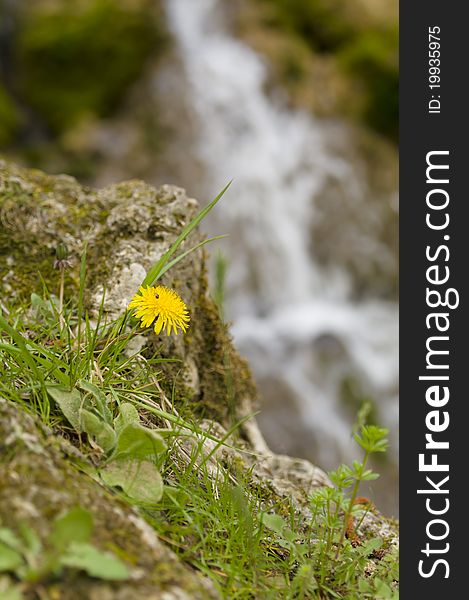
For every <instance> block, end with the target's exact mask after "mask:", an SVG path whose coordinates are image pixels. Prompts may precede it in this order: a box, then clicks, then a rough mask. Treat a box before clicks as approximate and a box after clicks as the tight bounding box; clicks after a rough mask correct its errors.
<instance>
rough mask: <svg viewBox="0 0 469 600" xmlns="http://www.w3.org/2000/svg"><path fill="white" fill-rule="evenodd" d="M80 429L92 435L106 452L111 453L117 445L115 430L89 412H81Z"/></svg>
mask: <svg viewBox="0 0 469 600" xmlns="http://www.w3.org/2000/svg"><path fill="white" fill-rule="evenodd" d="M80 427H81V429H82V431H85V432H86V433H87V434H88V435H92V436H93V437H94V438H95V439H96V442H97V443H98V444H99V445H100V446H101V448H102V449H103V450H104V451H105V452H110V451H111V450H112V449H113V448H114V446H115V445H116V434H115V432H114V429H113V428H112V427H111V426H110V425H108V423H106V422H105V421H103V420H102V419H100V417H98V416H97V415H95V414H94V413H92V412H90V411H89V410H84V409H82V410H80Z"/></svg>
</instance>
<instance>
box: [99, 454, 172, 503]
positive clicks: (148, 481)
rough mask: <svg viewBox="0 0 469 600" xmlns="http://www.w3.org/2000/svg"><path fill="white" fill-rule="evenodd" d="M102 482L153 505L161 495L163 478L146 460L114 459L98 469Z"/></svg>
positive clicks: (137, 499)
mask: <svg viewBox="0 0 469 600" xmlns="http://www.w3.org/2000/svg"><path fill="white" fill-rule="evenodd" d="M100 475H101V478H102V480H103V481H104V483H106V484H107V485H109V486H111V487H120V488H121V489H122V490H123V491H124V492H125V494H127V496H129V497H130V498H131V499H132V500H134V501H135V502H137V503H141V504H146V505H154V504H156V503H157V502H159V501H160V500H161V496H162V495H163V479H162V478H161V475H160V472H159V471H158V469H157V468H156V466H155V465H154V464H153V463H152V462H150V461H148V460H135V459H134V460H114V461H113V462H111V463H109V464H108V465H106V466H105V467H103V468H102V469H101V470H100Z"/></svg>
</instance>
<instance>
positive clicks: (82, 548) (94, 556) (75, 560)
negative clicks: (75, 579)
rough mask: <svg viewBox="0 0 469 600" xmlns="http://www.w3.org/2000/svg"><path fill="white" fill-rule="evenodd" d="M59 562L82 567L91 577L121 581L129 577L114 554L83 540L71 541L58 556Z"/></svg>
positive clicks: (123, 565) (67, 565) (124, 566)
mask: <svg viewBox="0 0 469 600" xmlns="http://www.w3.org/2000/svg"><path fill="white" fill-rule="evenodd" d="M60 564H61V565H63V566H65V567H73V568H75V569H82V570H83V571H86V573H88V575H91V577H98V578H99V579H108V580H111V581H123V580H125V579H128V578H129V577H130V574H129V570H128V569H127V567H126V565H125V564H124V563H123V562H122V561H121V560H119V559H118V558H117V557H116V556H113V555H112V554H110V553H108V552H102V551H101V550H98V549H97V548H95V547H94V546H91V545H90V544H86V543H83V542H72V543H71V544H70V547H69V548H68V549H67V551H66V552H65V553H64V554H63V555H62V556H61V557H60Z"/></svg>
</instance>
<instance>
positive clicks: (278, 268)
mask: <svg viewBox="0 0 469 600" xmlns="http://www.w3.org/2000/svg"><path fill="white" fill-rule="evenodd" d="M166 9H167V15H168V21H169V26H170V28H171V29H172V32H173V34H174V37H175V39H176V42H177V44H178V46H179V52H180V55H181V59H182V62H183V66H184V70H185V77H186V85H187V90H186V93H188V94H189V97H190V104H191V106H192V110H193V112H194V117H195V120H196V123H197V127H198V137H197V147H196V152H197V154H198V158H199V160H200V161H201V162H202V164H203V166H204V172H205V175H204V177H205V180H204V182H203V188H204V192H205V194H206V195H205V196H204V197H206V198H207V197H209V196H212V197H213V196H214V195H215V194H216V193H217V192H218V191H219V190H220V189H221V188H222V187H224V186H225V185H226V183H227V182H228V181H229V180H231V179H234V183H233V185H232V187H231V188H230V190H229V191H228V192H227V194H226V196H225V197H224V198H223V199H222V201H221V202H220V203H219V204H218V205H217V207H216V209H215V211H214V212H213V218H212V222H211V228H212V229H213V231H214V232H216V233H228V234H229V235H230V238H229V241H228V242H227V244H226V245H225V250H224V251H225V252H226V254H227V258H228V261H229V269H228V278H227V282H226V286H227V290H226V292H227V293H226V297H227V307H226V310H227V315H228V318H229V319H230V320H231V321H232V322H233V334H234V338H235V341H236V344H237V346H238V348H239V349H240V351H241V353H242V354H243V355H245V356H246V357H247V358H248V359H249V361H250V364H251V366H252V368H253V371H254V373H255V375H256V377H257V378H258V380H260V381H266V380H268V379H269V377H270V378H273V379H274V380H275V381H279V380H282V381H283V382H284V383H285V384H286V387H287V389H288V390H289V391H290V393H291V397H293V398H294V402H295V403H296V410H297V411H299V412H300V414H301V419H302V422H303V424H304V425H305V427H307V428H309V429H310V430H311V431H312V432H314V439H315V440H316V443H315V452H316V456H315V457H314V458H315V460H316V461H317V462H319V463H320V464H322V465H323V466H325V467H327V468H330V467H332V466H333V465H334V464H336V461H337V459H338V458H339V459H344V457H345V456H349V455H350V437H351V436H350V429H351V422H350V421H351V419H350V415H347V416H345V415H344V410H343V406H342V405H341V402H340V400H339V389H338V386H339V382H340V380H341V375H343V367H341V366H340V365H339V364H337V365H336V366H335V367H334V366H333V367H331V366H329V367H327V368H326V367H325V366H324V365H323V363H322V362H321V361H320V360H319V359H318V356H317V352H316V351H315V348H316V347H317V342H318V340H319V341H320V340H323V341H324V340H326V341H327V340H328V339H329V340H331V339H332V340H338V341H339V345H340V348H342V350H343V353H342V356H346V357H347V361H348V368H349V369H350V365H352V368H353V372H354V374H355V375H356V377H358V379H359V380H360V381H361V382H362V383H363V384H364V388H365V389H367V390H371V391H372V394H373V395H374V397H375V398H376V399H377V402H378V403H379V415H380V420H381V422H382V423H384V424H386V425H387V426H390V427H391V428H392V430H393V431H394V439H395V438H396V435H397V434H396V432H397V398H396V393H397V392H396V390H397V378H398V373H397V368H398V367H397V347H398V340H397V306H396V305H395V304H393V303H386V302H383V301H378V300H368V301H363V302H361V303H356V302H353V301H352V300H351V299H350V289H349V288H350V286H349V276H348V274H347V273H346V272H345V271H344V272H340V271H338V270H337V269H336V270H335V271H334V272H330V271H324V270H322V269H321V268H319V267H318V265H317V264H315V261H314V257H313V256H312V254H311V231H312V223H313V219H314V216H315V198H317V197H318V196H319V194H321V190H322V189H323V186H324V185H325V181H326V179H327V178H328V179H329V180H330V179H331V178H333V179H334V180H335V181H339V182H341V185H342V186H343V187H345V188H346V189H347V194H348V197H349V198H350V202H353V201H354V198H356V197H358V195H359V194H360V193H362V190H363V185H364V184H363V182H361V181H360V180H359V179H358V178H357V176H356V175H355V174H354V173H353V171H352V167H351V166H350V165H349V164H348V163H347V162H346V161H344V160H342V159H339V158H337V157H334V156H331V153H330V152H329V151H328V150H327V146H328V144H327V136H328V135H331V134H330V133H329V132H328V130H327V129H326V127H325V126H323V125H322V124H321V122H320V121H319V120H314V119H313V118H312V117H311V116H310V115H307V114H305V113H301V112H294V111H291V110H285V109H282V108H281V107H279V106H277V105H276V104H275V103H274V101H273V100H272V99H271V98H269V97H268V96H267V95H266V93H265V90H264V84H265V79H266V69H265V65H264V64H263V62H262V60H261V59H260V58H259V56H258V55H256V54H255V53H254V52H253V51H252V50H251V49H250V48H249V47H247V46H246V45H245V44H243V43H242V42H240V41H238V40H237V39H235V38H234V37H232V36H231V35H230V33H228V32H227V31H226V29H225V28H224V26H223V3H221V2H220V1H219V0H167V2H166ZM334 343H335V342H334ZM339 362H340V361H337V363H339ZM341 369H342V370H341ZM261 387H262V386H261ZM352 420H353V419H352ZM287 446H288V444H287ZM394 451H395V452H396V451H397V450H396V447H394Z"/></svg>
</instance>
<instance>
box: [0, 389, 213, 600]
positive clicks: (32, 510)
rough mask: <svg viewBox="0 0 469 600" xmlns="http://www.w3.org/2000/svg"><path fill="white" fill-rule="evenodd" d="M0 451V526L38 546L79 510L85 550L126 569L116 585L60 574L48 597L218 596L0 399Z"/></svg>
mask: <svg viewBox="0 0 469 600" xmlns="http://www.w3.org/2000/svg"><path fill="white" fill-rule="evenodd" d="M0 449H1V451H0V526H3V527H8V528H11V529H12V530H14V531H17V529H18V527H19V526H20V525H21V524H22V525H26V526H28V527H30V528H32V529H33V530H34V531H35V532H36V533H37V534H38V536H39V538H40V539H41V541H42V542H43V543H44V541H45V540H46V538H47V536H48V535H49V534H50V532H51V524H52V522H53V520H54V518H55V517H56V516H59V515H61V514H63V513H65V512H66V511H67V510H69V509H71V508H74V507H76V506H81V507H82V508H84V509H86V510H88V511H90V513H91V514H92V517H93V524H94V529H93V539H92V542H93V545H95V546H96V547H97V548H99V549H101V550H104V551H111V552H113V553H115V552H116V549H117V550H118V551H119V553H120V556H121V557H122V558H123V559H124V561H125V562H126V564H127V565H128V567H129V568H130V579H129V581H125V582H120V583H108V582H103V581H99V580H96V579H93V578H90V577H87V576H85V575H77V574H76V573H75V574H73V573H72V572H68V573H67V571H64V574H63V575H62V577H61V579H60V581H55V582H51V583H49V584H45V585H46V588H47V589H48V591H49V592H50V594H51V597H56V598H59V597H60V598H64V599H70V600H71V599H72V598H96V599H98V598H110V599H111V598H112V599H122V600H123V599H124V598H128V599H132V598H154V599H156V598H163V597H164V598H167V600H176V599H178V600H179V599H187V600H188V599H189V598H191V599H192V598H194V599H200V600H202V599H205V598H207V599H208V598H218V597H219V596H218V594H217V593H216V592H215V590H214V589H213V587H212V585H211V584H210V582H209V581H207V580H205V579H204V578H203V577H202V576H199V575H198V574H196V573H194V572H193V571H191V570H189V569H188V568H187V567H185V566H184V565H183V564H182V563H181V562H180V561H179V560H178V558H177V557H176V556H175V555H174V554H173V553H172V552H171V551H170V550H169V549H168V548H166V547H165V546H164V545H163V544H162V543H161V542H160V540H159V539H158V537H157V536H156V534H155V532H154V531H153V530H152V529H151V527H150V526H149V525H148V524H147V523H146V522H145V521H144V520H143V519H142V518H141V517H139V516H138V514H137V512H136V511H134V510H133V509H132V508H131V507H129V506H127V505H126V504H124V503H123V502H121V501H120V500H118V499H117V498H116V497H115V496H113V495H111V494H110V493H109V492H107V491H106V490H105V489H104V488H102V487H101V486H99V485H98V484H96V483H95V482H94V481H93V480H92V479H91V478H89V477H88V476H87V475H85V474H83V473H81V472H79V471H78V470H77V469H76V468H74V467H73V466H71V464H70V459H71V457H72V456H76V455H77V453H78V451H77V450H76V449H75V448H73V447H72V446H70V445H69V444H68V443H67V442H65V441H64V440H63V439H60V441H59V439H58V438H54V436H53V435H52V433H51V431H49V430H47V429H46V428H44V427H43V426H42V425H41V424H40V423H38V421H37V420H36V419H34V418H32V417H31V416H29V415H27V414H26V413H25V412H24V411H23V410H22V409H18V408H17V407H16V406H15V405H12V404H11V403H9V402H7V401H6V400H3V399H0ZM27 597H29V596H27ZM31 597H32V596H31Z"/></svg>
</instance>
